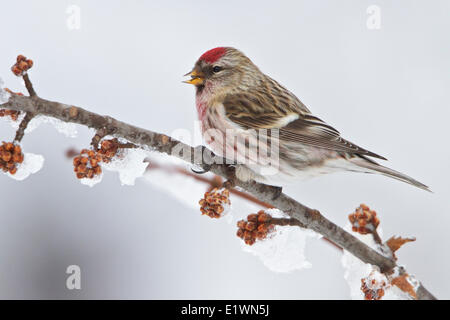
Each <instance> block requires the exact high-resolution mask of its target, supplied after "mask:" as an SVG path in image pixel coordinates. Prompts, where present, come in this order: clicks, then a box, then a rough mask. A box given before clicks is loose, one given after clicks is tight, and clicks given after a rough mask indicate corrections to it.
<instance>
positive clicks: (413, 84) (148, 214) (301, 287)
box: [0, 0, 450, 299]
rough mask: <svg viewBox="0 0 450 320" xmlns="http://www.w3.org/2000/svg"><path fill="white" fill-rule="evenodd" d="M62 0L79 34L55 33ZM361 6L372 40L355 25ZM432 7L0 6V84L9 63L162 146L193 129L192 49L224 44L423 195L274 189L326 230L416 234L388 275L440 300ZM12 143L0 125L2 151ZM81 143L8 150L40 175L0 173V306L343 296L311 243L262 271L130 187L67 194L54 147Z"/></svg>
mask: <svg viewBox="0 0 450 320" xmlns="http://www.w3.org/2000/svg"><path fill="white" fill-rule="evenodd" d="M72 4H75V5H78V6H79V7H80V8H81V29H79V30H69V29H68V28H67V26H66V19H67V17H68V15H67V14H66V9H67V7H68V6H69V5H72ZM372 4H375V5H378V6H379V7H380V8H381V29H380V30H369V29H367V27H366V19H367V14H366V9H367V7H368V6H369V5H372ZM449 9H450V2H449V1H445V0H443V1H437V0H436V1H412V0H403V1H400V0H396V1H379V0H372V1H360V0H355V1H291V2H287V1H277V2H274V1H225V2H223V1H221V2H220V3H219V2H212V1H191V2H188V1H183V2H181V1H164V2H163V1H158V2H153V3H151V2H150V1H95V2H94V1H3V2H2V4H1V7H0V27H1V33H0V34H1V35H0V42H1V49H0V75H1V77H2V78H3V79H4V80H5V82H6V84H7V86H8V87H9V88H11V89H13V90H21V91H23V90H24V88H23V87H22V86H21V84H20V81H19V79H17V78H15V77H14V76H13V75H12V74H11V73H10V71H9V67H10V66H11V65H12V63H13V61H14V58H15V56H16V55H17V54H18V53H23V54H25V55H27V56H29V57H31V58H33V59H34V60H35V67H34V68H33V70H32V72H31V77H32V79H33V81H34V84H35V88H36V90H37V92H38V94H39V95H40V96H42V97H45V98H48V99H52V100H57V101H62V102H66V103H70V104H75V105H79V106H83V107H85V108H88V109H91V110H92V111H95V112H98V113H102V114H109V115H111V116H114V117H117V118H119V119H121V120H123V121H127V122H130V123H133V124H135V125H138V126H142V127H145V128H149V129H154V130H156V131H160V132H165V133H171V132H172V131H173V130H175V129H177V128H186V129H189V130H193V123H194V120H195V119H196V114H195V111H194V93H193V88H191V87H189V86H187V85H184V84H182V83H181V82H180V81H181V80H182V77H181V75H182V74H184V73H185V72H187V71H188V70H190V68H191V67H192V65H193V64H194V62H195V60H196V59H197V58H198V56H199V55H200V54H201V53H203V52H204V51H206V50H207V49H210V48H212V47H215V46H219V45H227V46H235V47H237V48H239V49H241V50H243V51H244V52H245V53H246V54H247V55H248V56H250V57H251V58H252V60H253V61H254V62H255V63H256V64H257V65H258V66H260V67H261V69H262V70H263V71H264V72H265V73H267V74H269V75H271V76H272V77H274V78H275V79H277V80H279V81H280V82H281V83H283V84H284V85H285V86H287V87H288V88H289V89H291V90H292V91H293V92H295V93H296V94H297V95H298V96H299V97H300V99H302V101H303V102H304V103H306V104H307V105H308V106H309V107H310V108H311V109H312V110H313V112H315V113H316V114H317V115H318V116H320V117H321V118H323V119H324V120H325V121H327V122H329V123H330V124H331V125H333V126H335V127H336V128H338V129H339V130H340V131H341V133H342V134H343V136H344V137H347V138H348V139H349V140H351V141H354V142H356V143H358V144H359V145H361V146H363V147H365V148H368V149H370V150H372V151H374V152H377V153H379V154H382V155H384V156H386V157H387V158H388V159H390V161H389V166H391V167H393V168H395V169H398V170H400V171H403V172H405V173H407V174H410V175H411V176H413V177H415V178H417V179H418V180H420V181H422V182H424V183H427V184H429V185H430V186H431V188H432V190H433V191H434V193H433V194H430V193H427V192H424V191H422V190H419V189H415V188H413V187H411V186H408V185H406V184H402V183H400V182H397V181H394V180H390V179H388V178H384V177H381V176H372V175H362V174H351V173H348V174H345V173H343V174H334V175H328V176H323V177H319V178H315V179H312V180H309V181H306V182H300V183H297V184H295V185H291V186H289V187H286V188H285V191H286V192H287V193H288V194H290V195H292V196H295V197H297V198H298V199H299V200H301V201H302V202H303V203H305V204H307V205H309V206H312V207H315V208H317V209H320V210H321V211H322V212H323V213H325V214H326V215H327V217H328V218H330V219H331V220H333V221H335V222H336V223H338V224H340V225H344V224H345V223H346V217H347V214H348V213H350V212H351V211H352V210H353V209H354V208H355V207H356V206H357V205H359V203H361V202H364V203H367V204H368V205H370V206H371V207H372V208H374V209H376V210H377V211H378V213H379V214H380V216H381V221H382V226H383V230H384V234H385V236H391V235H393V234H399V235H404V236H409V235H411V236H416V237H417V242H415V243H412V244H408V245H407V246H405V247H404V248H402V249H401V251H400V253H399V254H398V256H399V258H400V262H401V263H402V264H405V265H406V266H407V268H408V270H409V271H410V272H411V273H413V274H415V275H416V276H417V277H418V278H419V279H420V280H422V281H423V282H424V283H425V285H426V286H427V288H428V289H430V290H431V291H432V292H433V293H434V294H436V295H437V296H438V297H439V298H450V289H449V287H450V278H449V277H448V269H449V268H450V253H449V250H448V244H449V235H448V228H449V225H450V216H449V196H450V192H449V186H448V178H449V160H450V159H449V158H450V151H449V148H448V141H447V140H448V131H447V130H448V123H447V121H448V117H449V111H448V110H449V109H448V107H449V102H450V95H449V92H448V88H449V85H450V78H449V71H450V59H449V57H450V42H449V41H448V35H449V27H450V19H449ZM13 134H14V132H13V130H12V129H11V128H10V127H9V126H8V125H6V124H5V123H4V122H3V121H2V122H0V137H1V138H2V139H3V140H8V141H10V140H12V137H13ZM91 134H92V133H91V132H90V131H89V130H87V129H84V128H79V136H78V138H76V139H69V138H66V137H64V136H63V135H61V134H58V133H57V132H56V131H55V130H54V128H52V127H51V126H49V125H44V126H42V127H40V128H38V129H37V130H35V131H34V132H33V133H32V134H30V135H28V136H26V137H25V139H24V147H25V150H26V151H28V152H34V153H39V154H43V155H44V156H45V158H46V162H45V166H44V168H43V169H42V170H41V171H40V172H39V173H37V174H35V175H33V176H31V177H29V178H28V179H27V180H26V181H24V182H17V181H14V180H12V179H9V178H7V177H6V176H3V175H0V190H1V202H2V204H1V207H0V208H1V209H0V298H153V299H155V298H225V299H230V298H275V299H277V298H289V299H302V298H309V299H316V298H329V299H346V298H349V290H348V287H347V284H346V283H345V281H344V279H343V269H342V267H341V265H340V256H341V255H340V253H339V252H338V251H337V250H335V249H334V248H332V247H331V246H329V245H327V244H326V243H324V242H323V241H311V242H310V244H309V245H308V247H307V255H308V259H309V261H310V262H311V263H312V264H313V268H312V269H309V270H304V271H297V272H292V273H289V274H276V273H273V272H271V271H269V270H268V269H267V268H266V267H264V265H263V264H262V263H261V262H260V261H259V260H258V259H257V258H256V257H254V256H252V255H250V254H248V253H245V252H243V251H242V250H241V248H240V243H239V241H238V239H237V238H236V237H235V236H234V232H235V228H234V226H230V225H228V224H226V223H220V222H219V223H215V222H214V221H211V220H210V219H207V218H205V217H202V216H200V214H199V212H198V211H197V210H194V209H192V208H190V207H188V206H186V205H184V204H183V203H181V202H179V201H178V200H176V199H174V198H173V197H172V196H171V195H170V194H168V193H165V192H164V191H161V190H159V188H157V187H155V186H154V184H149V183H147V182H146V181H145V179H141V180H139V181H138V182H137V184H136V186H134V187H122V186H120V183H119V181H118V177H117V175H116V174H114V173H107V174H106V176H105V178H104V180H103V182H102V183H101V184H100V185H97V186H96V187H94V188H93V189H90V188H88V187H86V186H83V185H81V184H80V183H79V182H78V181H77V180H76V179H75V178H74V174H73V172H72V165H71V162H70V161H69V160H66V159H65V157H64V151H65V150H66V148H67V147H69V146H75V147H77V148H81V147H84V146H87V145H88V143H89V141H90V138H91ZM162 183H163V182H162ZM200 196H201V195H199V196H198V197H197V198H194V199H192V201H193V202H196V201H197V200H198V198H199V197H200ZM246 213H248V212H242V213H241V214H242V215H245V214H246ZM70 264H77V265H79V266H80V267H81V269H82V290H80V291H77V290H74V291H69V290H67V289H66V288H65V279H66V274H65V269H66V267H67V266H68V265H70Z"/></svg>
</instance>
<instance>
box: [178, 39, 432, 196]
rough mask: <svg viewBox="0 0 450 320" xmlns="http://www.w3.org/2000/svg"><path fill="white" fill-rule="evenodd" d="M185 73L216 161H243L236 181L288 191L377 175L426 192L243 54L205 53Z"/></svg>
mask: <svg viewBox="0 0 450 320" xmlns="http://www.w3.org/2000/svg"><path fill="white" fill-rule="evenodd" d="M186 75H189V76H191V79H189V80H187V81H185V82H186V83H189V84H193V85H195V86H196V106H197V111H198V117H199V120H200V123H201V128H202V133H203V137H204V138H205V141H206V143H207V144H208V145H209V146H210V148H211V149H212V150H213V151H214V152H215V153H216V154H218V155H220V156H222V157H224V158H225V159H227V160H230V161H231V162H234V163H236V162H237V163H239V165H238V166H237V167H236V175H237V178H239V179H241V180H244V181H246V180H249V179H254V180H256V181H258V182H262V183H267V184H272V185H283V184H284V183H285V182H287V181H292V180H295V179H299V178H302V177H306V176H314V175H317V174H323V173H330V172H336V171H353V172H365V173H380V174H383V175H385V176H388V177H392V178H395V179H398V180H401V181H404V182H407V183H410V184H412V185H414V186H416V187H419V188H422V189H425V190H429V189H428V187H427V186H426V185H424V184H422V183H420V182H419V181H417V180H414V179H412V178H411V177H408V176H407V175H404V174H402V173H400V172H397V171H394V170H392V169H390V168H387V167H384V166H382V165H380V164H378V163H377V162H375V161H374V160H372V159H371V158H379V159H383V160H386V159H385V158H384V157H382V156H380V155H377V154H375V153H373V152H370V151H368V150H366V149H363V148H361V147H359V146H357V145H355V144H353V143H351V142H349V141H348V140H345V139H343V138H342V137H341V136H340V134H339V132H338V131H337V130H336V129H334V128H333V127H331V126H330V125H328V124H326V123H325V122H324V121H322V120H321V119H319V118H318V117H316V116H314V115H313V114H312V113H311V112H310V111H309V109H308V108H307V107H306V106H305V105H304V104H303V103H302V102H301V101H300V100H299V99H298V98H297V97H296V96H295V95H294V94H293V93H291V92H290V91H289V90H287V89H286V88H284V87H283V86H281V85H280V84H279V83H278V82H276V81H275V80H273V79H272V78H270V77H269V76H267V75H265V74H264V73H262V72H261V71H260V70H259V69H258V67H257V66H256V65H254V64H253V62H252V61H251V60H250V59H249V58H247V57H246V56H245V55H244V54H243V53H242V52H240V51H239V50H237V49H234V48H230V47H219V48H215V49H211V50H209V51H207V52H205V53H204V54H203V55H202V56H201V57H200V58H199V59H198V60H197V62H196V63H195V66H194V68H193V70H192V71H191V72H189V73H187V74H186Z"/></svg>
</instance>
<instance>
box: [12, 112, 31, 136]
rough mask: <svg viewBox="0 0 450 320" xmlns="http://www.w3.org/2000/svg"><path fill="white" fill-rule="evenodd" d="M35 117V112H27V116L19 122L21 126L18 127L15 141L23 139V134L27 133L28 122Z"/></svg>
mask: <svg viewBox="0 0 450 320" xmlns="http://www.w3.org/2000/svg"><path fill="white" fill-rule="evenodd" d="M33 118H34V113H32V112H27V113H26V114H25V117H24V118H23V119H22V121H21V122H20V124H19V128H17V131H16V136H15V138H14V141H15V142H20V141H22V139H23V136H24V135H25V130H26V129H27V127H28V124H29V123H30V121H31V120H32V119H33Z"/></svg>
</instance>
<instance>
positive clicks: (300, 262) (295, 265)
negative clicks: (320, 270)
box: [241, 209, 320, 272]
mask: <svg viewBox="0 0 450 320" xmlns="http://www.w3.org/2000/svg"><path fill="white" fill-rule="evenodd" d="M265 212H266V213H268V214H270V215H271V216H272V217H274V218H287V217H289V216H288V215H286V214H285V213H284V212H282V211H281V210H278V209H268V210H266V211H265ZM308 238H316V239H317V238H320V236H319V235H318V234H317V233H315V232H314V231H312V230H308V229H303V228H299V227H298V226H283V227H281V226H276V227H275V231H274V232H273V233H271V234H270V236H269V237H268V238H267V239H264V240H260V241H256V242H255V243H254V244H253V245H251V246H248V245H246V244H244V242H242V241H241V243H242V248H243V250H244V251H246V252H250V253H252V254H254V255H255V256H257V257H258V258H260V259H261V261H262V262H263V263H264V265H265V266H266V267H267V268H269V269H270V270H271V271H275V272H291V271H294V270H302V269H307V268H311V267H312V265H311V263H310V262H308V261H307V260H306V257H305V247H306V242H307V239H308Z"/></svg>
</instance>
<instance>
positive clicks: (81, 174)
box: [73, 149, 102, 179]
mask: <svg viewBox="0 0 450 320" xmlns="http://www.w3.org/2000/svg"><path fill="white" fill-rule="evenodd" d="M101 161H102V157H101V156H100V155H99V154H97V152H95V151H94V150H88V149H83V150H81V153H80V155H79V156H76V157H75V158H73V166H74V171H75V173H76V175H77V178H78V179H83V178H88V179H92V178H94V177H95V176H98V175H100V174H101V173H102V168H101V167H100V162H101Z"/></svg>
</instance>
